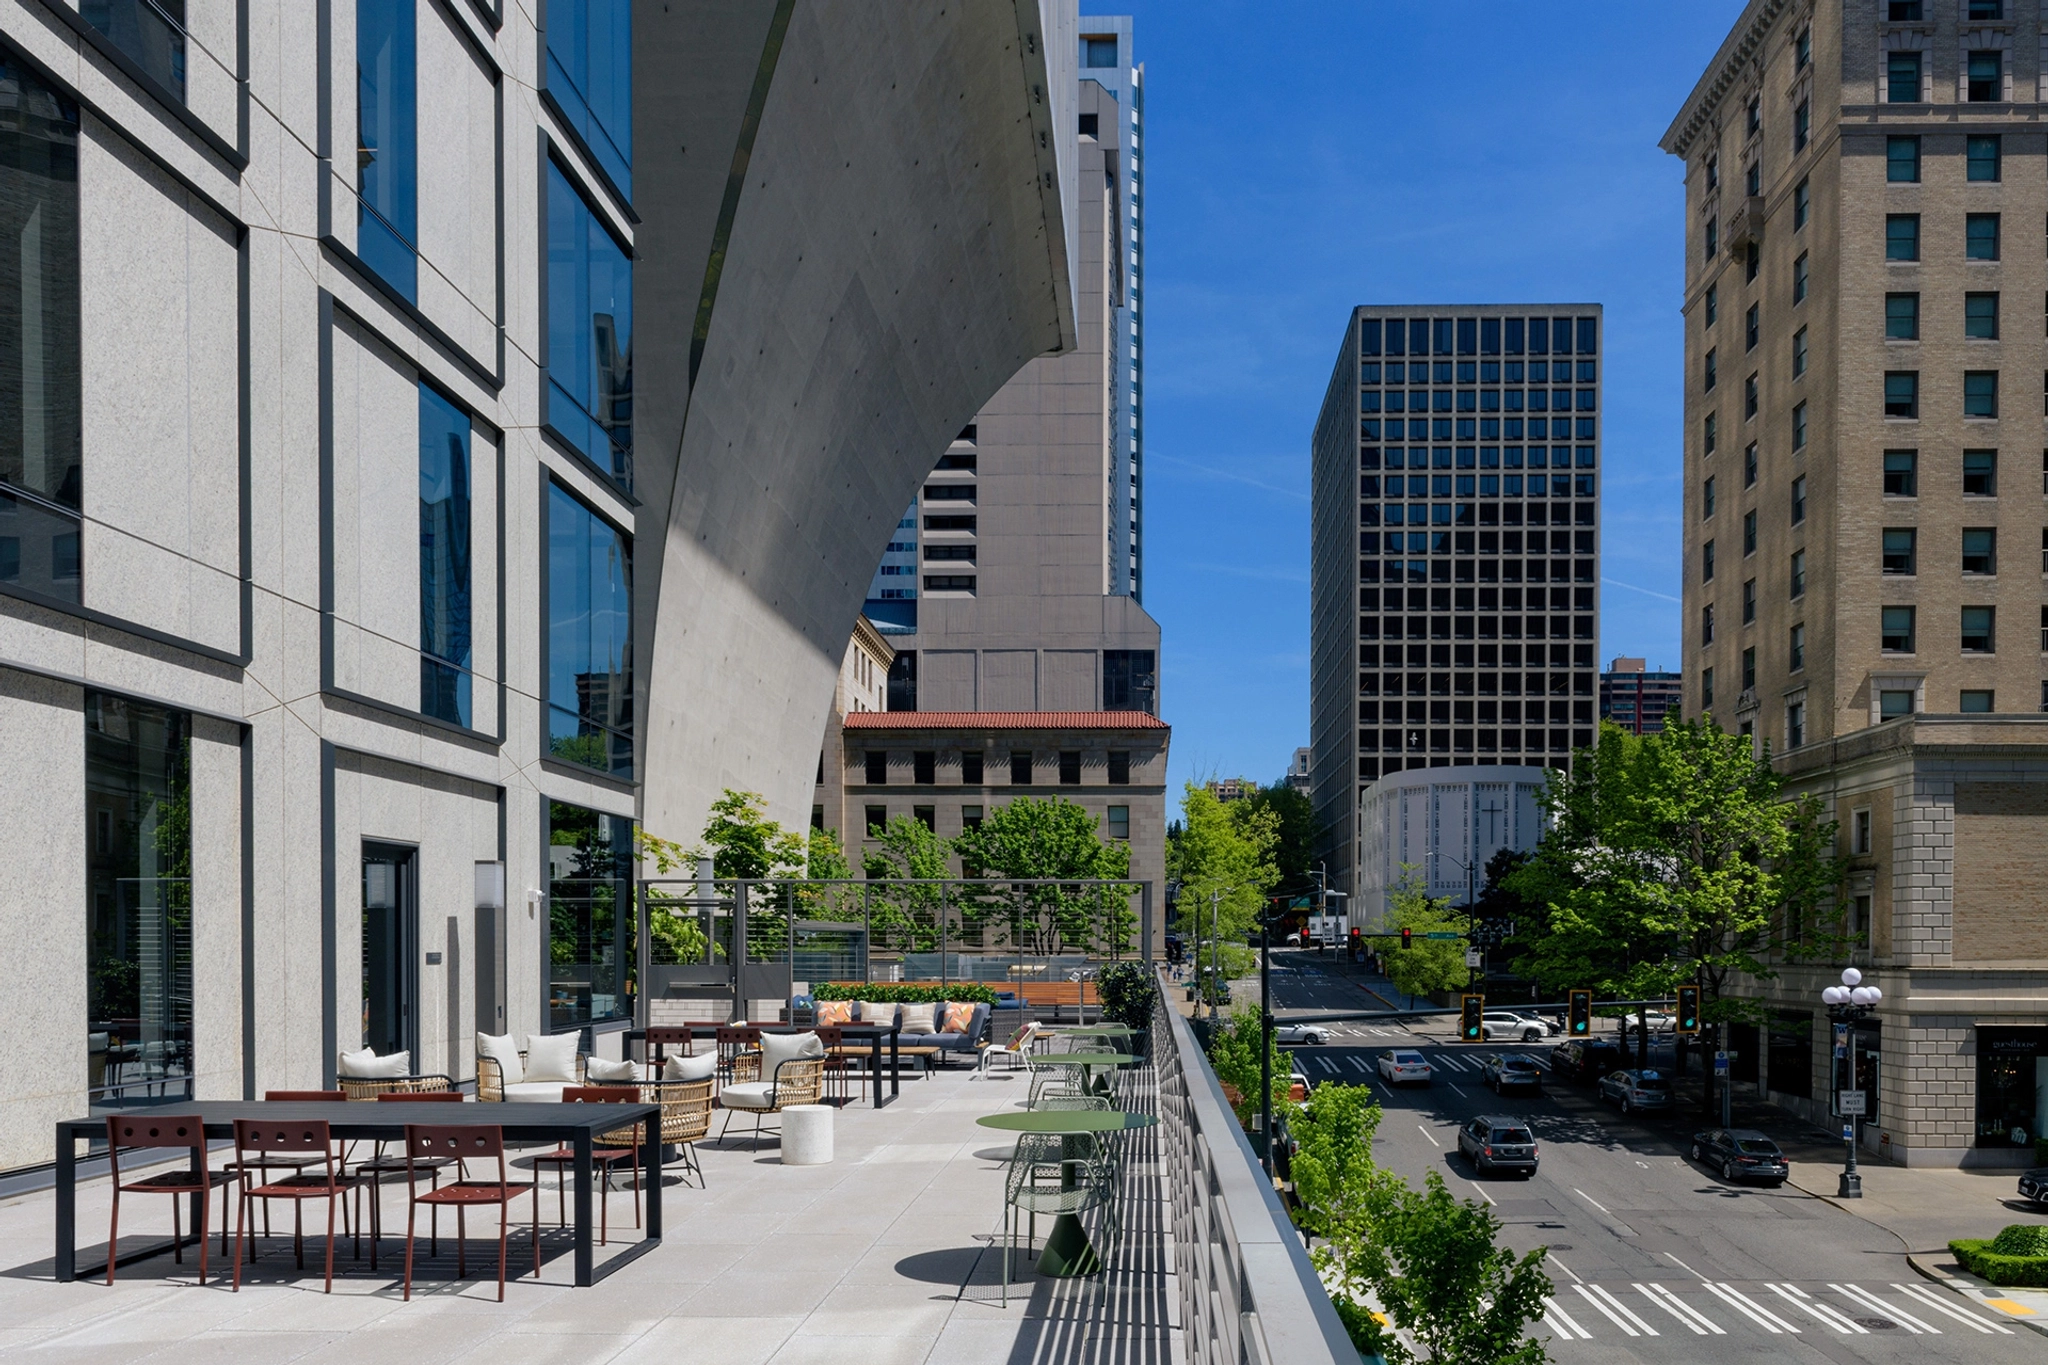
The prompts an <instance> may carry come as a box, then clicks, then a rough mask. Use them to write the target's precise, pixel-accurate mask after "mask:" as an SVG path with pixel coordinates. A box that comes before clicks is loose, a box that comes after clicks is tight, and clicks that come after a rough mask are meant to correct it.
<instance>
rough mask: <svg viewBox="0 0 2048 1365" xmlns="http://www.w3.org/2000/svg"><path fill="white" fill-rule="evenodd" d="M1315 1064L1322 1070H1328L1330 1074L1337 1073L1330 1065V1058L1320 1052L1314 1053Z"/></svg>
mask: <svg viewBox="0 0 2048 1365" xmlns="http://www.w3.org/2000/svg"><path fill="white" fill-rule="evenodd" d="M1316 1064H1317V1065H1318V1066H1320V1067H1322V1069H1323V1070H1325V1071H1327V1072H1329V1073H1330V1074H1331V1075H1332V1076H1334V1075H1336V1074H1337V1068H1336V1067H1334V1066H1332V1065H1330V1059H1329V1058H1328V1057H1325V1056H1323V1055H1322V1054H1321V1053H1320V1052H1319V1053H1317V1054H1316Z"/></svg>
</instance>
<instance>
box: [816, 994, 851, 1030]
mask: <svg viewBox="0 0 2048 1365" xmlns="http://www.w3.org/2000/svg"><path fill="white" fill-rule="evenodd" d="M852 1022H853V1002H852V1001H851V1000H820V1001H819V1002H818V1023H819V1024H820V1025H822V1026H824V1027H827V1028H831V1027H835V1026H837V1025H839V1024H850V1023H852Z"/></svg>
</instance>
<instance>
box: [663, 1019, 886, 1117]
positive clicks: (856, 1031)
mask: <svg viewBox="0 0 2048 1365" xmlns="http://www.w3.org/2000/svg"><path fill="white" fill-rule="evenodd" d="M831 1027H833V1028H836V1029H838V1030H839V1032H840V1034H841V1035H842V1036H846V1037H858V1036H860V1035H863V1034H865V1035H866V1036H867V1039H868V1047H869V1055H870V1056H871V1057H872V1058H873V1060H874V1066H875V1108H877V1109H880V1108H881V1107H882V1106H883V1104H884V1103H886V1101H884V1100H883V1098H882V1040H883V1039H884V1038H887V1039H888V1040H889V1098H890V1099H892V1100H893V1099H895V1098H896V1097H897V1096H898V1095H899V1094H901V1093H902V1089H901V1086H902V1080H903V1074H902V1072H901V1070H900V1069H899V1066H898V1064H899V1062H900V1061H901V1060H902V1059H901V1058H900V1057H899V1056H898V1054H897V1051H896V1046H897V1045H896V1038H897V1035H898V1034H899V1033H901V1032H902V1029H901V1028H900V1027H898V1026H897V1025H894V1024H892V1025H890V1026H889V1027H888V1028H883V1027H882V1026H881V1025H880V1024H833V1025H831ZM722 1028H753V1029H759V1030H761V1032H763V1033H816V1032H817V1030H816V1029H815V1028H806V1027H803V1026H802V1025H799V1024H657V1025H655V1032H657V1033H687V1034H689V1035H690V1036H691V1037H692V1038H716V1037H717V1036H718V1031H719V1030H720V1029H722ZM647 1032H648V1031H647V1030H646V1029H643V1028H636V1029H629V1030H627V1033H626V1041H627V1042H628V1043H640V1044H642V1045H643V1050H644V1045H645V1044H646V1042H647ZM648 1060H649V1061H652V1060H653V1058H652V1057H651V1056H649V1057H648Z"/></svg>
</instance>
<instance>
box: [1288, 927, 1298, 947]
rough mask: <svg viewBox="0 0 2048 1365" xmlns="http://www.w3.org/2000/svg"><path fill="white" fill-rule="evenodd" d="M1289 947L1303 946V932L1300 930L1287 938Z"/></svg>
mask: <svg viewBox="0 0 2048 1365" xmlns="http://www.w3.org/2000/svg"><path fill="white" fill-rule="evenodd" d="M1287 946H1288V947H1290V948H1299V947H1300V946H1301V931H1300V930H1299V929H1297V930H1295V931H1294V932H1293V933H1291V934H1289V935H1288V936H1287Z"/></svg>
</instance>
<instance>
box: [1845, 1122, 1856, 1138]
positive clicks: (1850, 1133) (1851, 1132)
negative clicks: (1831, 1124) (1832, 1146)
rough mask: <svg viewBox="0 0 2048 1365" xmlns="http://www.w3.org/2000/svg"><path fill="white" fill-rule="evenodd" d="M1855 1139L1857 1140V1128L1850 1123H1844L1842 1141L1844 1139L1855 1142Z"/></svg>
mask: <svg viewBox="0 0 2048 1365" xmlns="http://www.w3.org/2000/svg"><path fill="white" fill-rule="evenodd" d="M1855 1140H1856V1130H1855V1128H1853V1127H1852V1126H1850V1125H1849V1124H1846V1123H1845V1124H1843V1125H1842V1141H1844V1142H1854V1141H1855Z"/></svg>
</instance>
